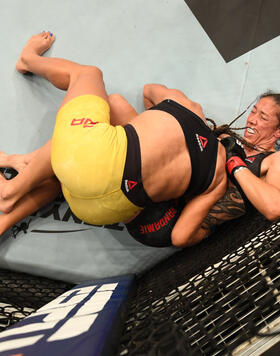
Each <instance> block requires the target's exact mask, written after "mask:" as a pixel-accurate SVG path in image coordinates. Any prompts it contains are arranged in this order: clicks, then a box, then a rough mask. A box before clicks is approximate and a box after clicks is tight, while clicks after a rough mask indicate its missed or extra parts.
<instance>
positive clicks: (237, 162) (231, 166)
mask: <svg viewBox="0 0 280 356" xmlns="http://www.w3.org/2000/svg"><path fill="white" fill-rule="evenodd" d="M226 166H227V171H228V173H229V175H231V174H233V173H234V171H235V169H236V168H239V167H247V165H246V163H245V162H244V161H243V160H242V159H241V158H240V157H238V156H233V157H231V158H230V159H229V160H227V163H226Z"/></svg>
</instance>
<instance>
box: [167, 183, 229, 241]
mask: <svg viewBox="0 0 280 356" xmlns="http://www.w3.org/2000/svg"><path fill="white" fill-rule="evenodd" d="M225 189H226V177H224V179H222V180H221V182H220V184H219V185H218V186H217V187H216V188H215V189H213V190H212V191H210V192H209V193H206V194H201V195H199V196H197V197H195V198H193V199H192V200H191V201H190V202H189V203H188V204H187V205H186V206H185V208H184V209H183V211H182V213H181V215H180V217H179V219H178V220H177V222H176V224H175V226H174V228H173V230H172V233H171V240H172V244H173V245H174V246H178V247H186V246H190V245H193V244H195V243H197V242H199V241H200V240H201V239H202V238H203V237H201V238H199V237H200V235H199V231H200V228H201V224H202V222H203V220H204V219H205V218H206V216H207V214H208V213H209V211H210V209H211V208H212V207H213V205H214V204H215V203H216V202H217V201H218V200H219V199H220V198H221V197H222V196H223V195H224V193H225Z"/></svg>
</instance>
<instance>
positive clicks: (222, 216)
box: [195, 181, 246, 242]
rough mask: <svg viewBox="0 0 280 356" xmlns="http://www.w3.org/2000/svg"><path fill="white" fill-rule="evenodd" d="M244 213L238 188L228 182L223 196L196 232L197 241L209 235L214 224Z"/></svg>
mask: <svg viewBox="0 0 280 356" xmlns="http://www.w3.org/2000/svg"><path fill="white" fill-rule="evenodd" d="M245 213H246V210H245V204H244V201H243V199H242V196H241V194H240V193H239V191H238V189H237V188H236V187H235V186H233V185H232V183H231V182H230V181H229V182H228V188H227V191H226V193H225V194H224V196H223V197H222V198H221V199H219V200H218V201H217V203H216V204H215V205H214V206H213V207H212V208H211V209H210V211H209V213H208V214H207V216H206V218H205V219H204V220H203V222H202V224H201V226H200V229H199V230H198V231H197V234H196V237H195V239H196V241H197V242H199V241H201V240H202V239H203V238H205V237H206V236H209V235H210V234H211V232H212V231H213V228H215V226H218V225H221V224H222V223H224V222H225V221H228V220H233V219H237V218H239V217H240V216H242V215H244V214H245Z"/></svg>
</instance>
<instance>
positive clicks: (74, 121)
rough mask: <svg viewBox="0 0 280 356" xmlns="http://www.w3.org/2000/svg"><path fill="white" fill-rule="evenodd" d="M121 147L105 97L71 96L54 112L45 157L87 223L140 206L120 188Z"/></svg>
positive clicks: (112, 219) (117, 217) (126, 215)
mask: <svg viewBox="0 0 280 356" xmlns="http://www.w3.org/2000/svg"><path fill="white" fill-rule="evenodd" d="M126 151H127V138H126V134H125V131H124V129H123V127H122V126H116V127H114V126H111V125H110V108H109V105H108V103H107V102H106V101H105V100H104V99H102V98H100V97H98V96H94V95H83V96H79V97H76V98H74V99H72V100H71V101H69V102H68V103H66V104H65V105H64V106H63V107H62V108H61V109H60V110H59V112H58V114H57V119H56V124H55V128H54V133H53V138H52V152H51V163H52V168H53V170H54V173H55V175H56V176H57V178H58V179H59V181H60V182H61V186H62V191H63V194H64V197H65V199H66V201H67V202H68V204H69V206H70V209H71V210H72V212H73V213H74V214H75V215H76V216H77V217H78V218H79V219H81V220H83V221H85V222H87V223H88V224H93V225H104V224H113V223H117V222H120V221H126V220H128V219H130V218H131V217H133V216H134V215H135V214H136V213H137V212H139V211H140V210H142V209H141V208H140V207H138V206H136V205H134V204H133V203H132V202H130V201H129V200H128V199H127V198H126V196H125V195H124V194H123V192H122V191H121V181H122V176H123V171H124V165H125V159H126Z"/></svg>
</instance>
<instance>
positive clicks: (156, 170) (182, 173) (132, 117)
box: [0, 32, 227, 246]
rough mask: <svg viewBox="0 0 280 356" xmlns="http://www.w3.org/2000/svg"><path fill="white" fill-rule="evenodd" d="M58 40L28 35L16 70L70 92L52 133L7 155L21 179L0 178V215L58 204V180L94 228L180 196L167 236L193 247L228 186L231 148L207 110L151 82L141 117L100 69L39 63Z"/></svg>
mask: <svg viewBox="0 0 280 356" xmlns="http://www.w3.org/2000/svg"><path fill="white" fill-rule="evenodd" d="M53 41H54V36H53V34H51V33H49V32H43V33H41V34H38V35H35V36H33V37H31V39H30V40H29V41H28V42H27V44H26V46H25V47H24V49H23V50H22V53H21V55H20V58H19V60H18V63H17V70H18V71H19V72H20V73H26V72H31V73H34V74H37V75H40V76H42V77H43V78H45V79H47V80H49V81H50V82H51V83H52V84H53V85H54V86H56V87H57V88H59V89H62V90H66V91H67V92H66V95H65V98H64V100H63V101H62V104H61V106H60V108H59V110H58V113H57V119H56V124H55V128H54V133H53V137H52V140H50V141H49V142H47V143H46V144H45V145H44V146H43V147H41V148H40V149H38V150H37V151H35V152H34V153H32V154H30V155H26V156H22V157H23V158H22V157H21V158H19V157H20V156H13V157H10V158H9V160H10V162H9V166H13V167H14V168H15V169H18V170H19V172H20V174H18V176H16V177H15V178H14V179H13V180H11V181H6V180H5V179H4V178H2V179H1V191H0V196H1V200H0V210H1V211H3V212H4V213H6V214H4V215H10V214H14V215H13V216H15V217H16V219H17V220H19V218H20V217H21V218H22V217H23V216H22V215H23V213H22V212H23V211H24V212H25V215H27V214H29V213H30V212H31V211H32V210H33V211H34V210H36V209H38V207H40V206H42V205H43V204H46V203H48V202H49V201H50V200H53V199H54V197H55V196H56V195H57V194H58V191H59V189H60V186H59V184H58V183H57V181H56V178H55V176H56V177H57V179H58V181H59V182H60V185H61V188H62V191H63V194H64V196H65V199H66V200H67V202H68V204H69V206H70V208H71V210H72V211H73V213H74V214H75V215H77V216H78V217H79V218H80V219H81V220H83V221H85V222H87V223H89V224H98V225H102V224H112V223H116V222H120V221H128V220H131V219H133V217H135V216H136V215H137V214H139V212H141V211H142V209H143V208H145V207H146V206H149V204H152V203H154V202H162V201H168V200H171V199H176V198H178V197H181V196H184V198H185V200H186V201H187V202H188V203H187V205H186V206H185V208H184V209H183V211H182V213H181V215H180V217H179V219H178V221H177V223H176V225H175V227H174V229H173V231H172V236H171V238H172V243H173V244H174V245H176V246H184V245H186V244H188V241H189V240H190V239H191V237H192V236H194V235H195V233H196V231H197V229H198V228H199V226H200V224H201V222H202V221H203V219H204V218H205V216H206V215H207V213H208V211H209V209H210V208H211V206H212V205H213V204H214V203H215V202H216V201H217V200H218V199H219V198H221V197H222V196H223V194H224V192H225V189H226V182H227V178H226V171H225V159H226V154H225V149H224V147H223V146H222V145H221V144H220V143H219V141H218V140H217V139H216V137H215V135H214V134H213V132H212V131H211V130H210V128H209V127H208V126H207V124H206V120H205V117H204V114H203V112H202V109H201V106H200V105H199V104H197V103H194V102H193V101H191V100H190V99H188V98H187V97H186V96H185V95H184V94H183V93H182V92H180V91H179V90H173V89H168V88H166V87H165V86H163V85H157V84H149V85H146V86H145V87H144V104H145V108H146V109H147V110H146V111H144V112H143V113H141V114H139V115H138V114H137V113H136V111H135V110H134V109H133V108H132V107H131V106H130V105H129V104H128V103H127V102H126V101H125V100H124V99H123V98H122V97H120V96H118V95H112V96H110V97H108V95H107V93H106V90H105V86H104V82H103V78H102V72H101V71H100V69H98V68H97V67H94V66H85V65H80V64H77V63H73V62H70V61H68V60H64V59H57V58H46V57H43V56H42V54H43V53H44V52H45V51H46V50H47V49H48V48H49V47H50V46H51V45H52V43H53ZM5 157H6V156H5V155H4V154H3V155H2V162H1V165H2V166H3V164H4V160H5ZM13 159H14V160H15V163H14V164H13V163H12V160H13ZM23 160H26V162H23ZM16 162H17V163H16ZM17 165H19V166H20V167H17ZM50 192H51V193H50ZM10 217H11V215H10ZM14 220H15V219H14ZM10 221H12V220H11V219H10ZM0 232H1V231H0Z"/></svg>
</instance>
